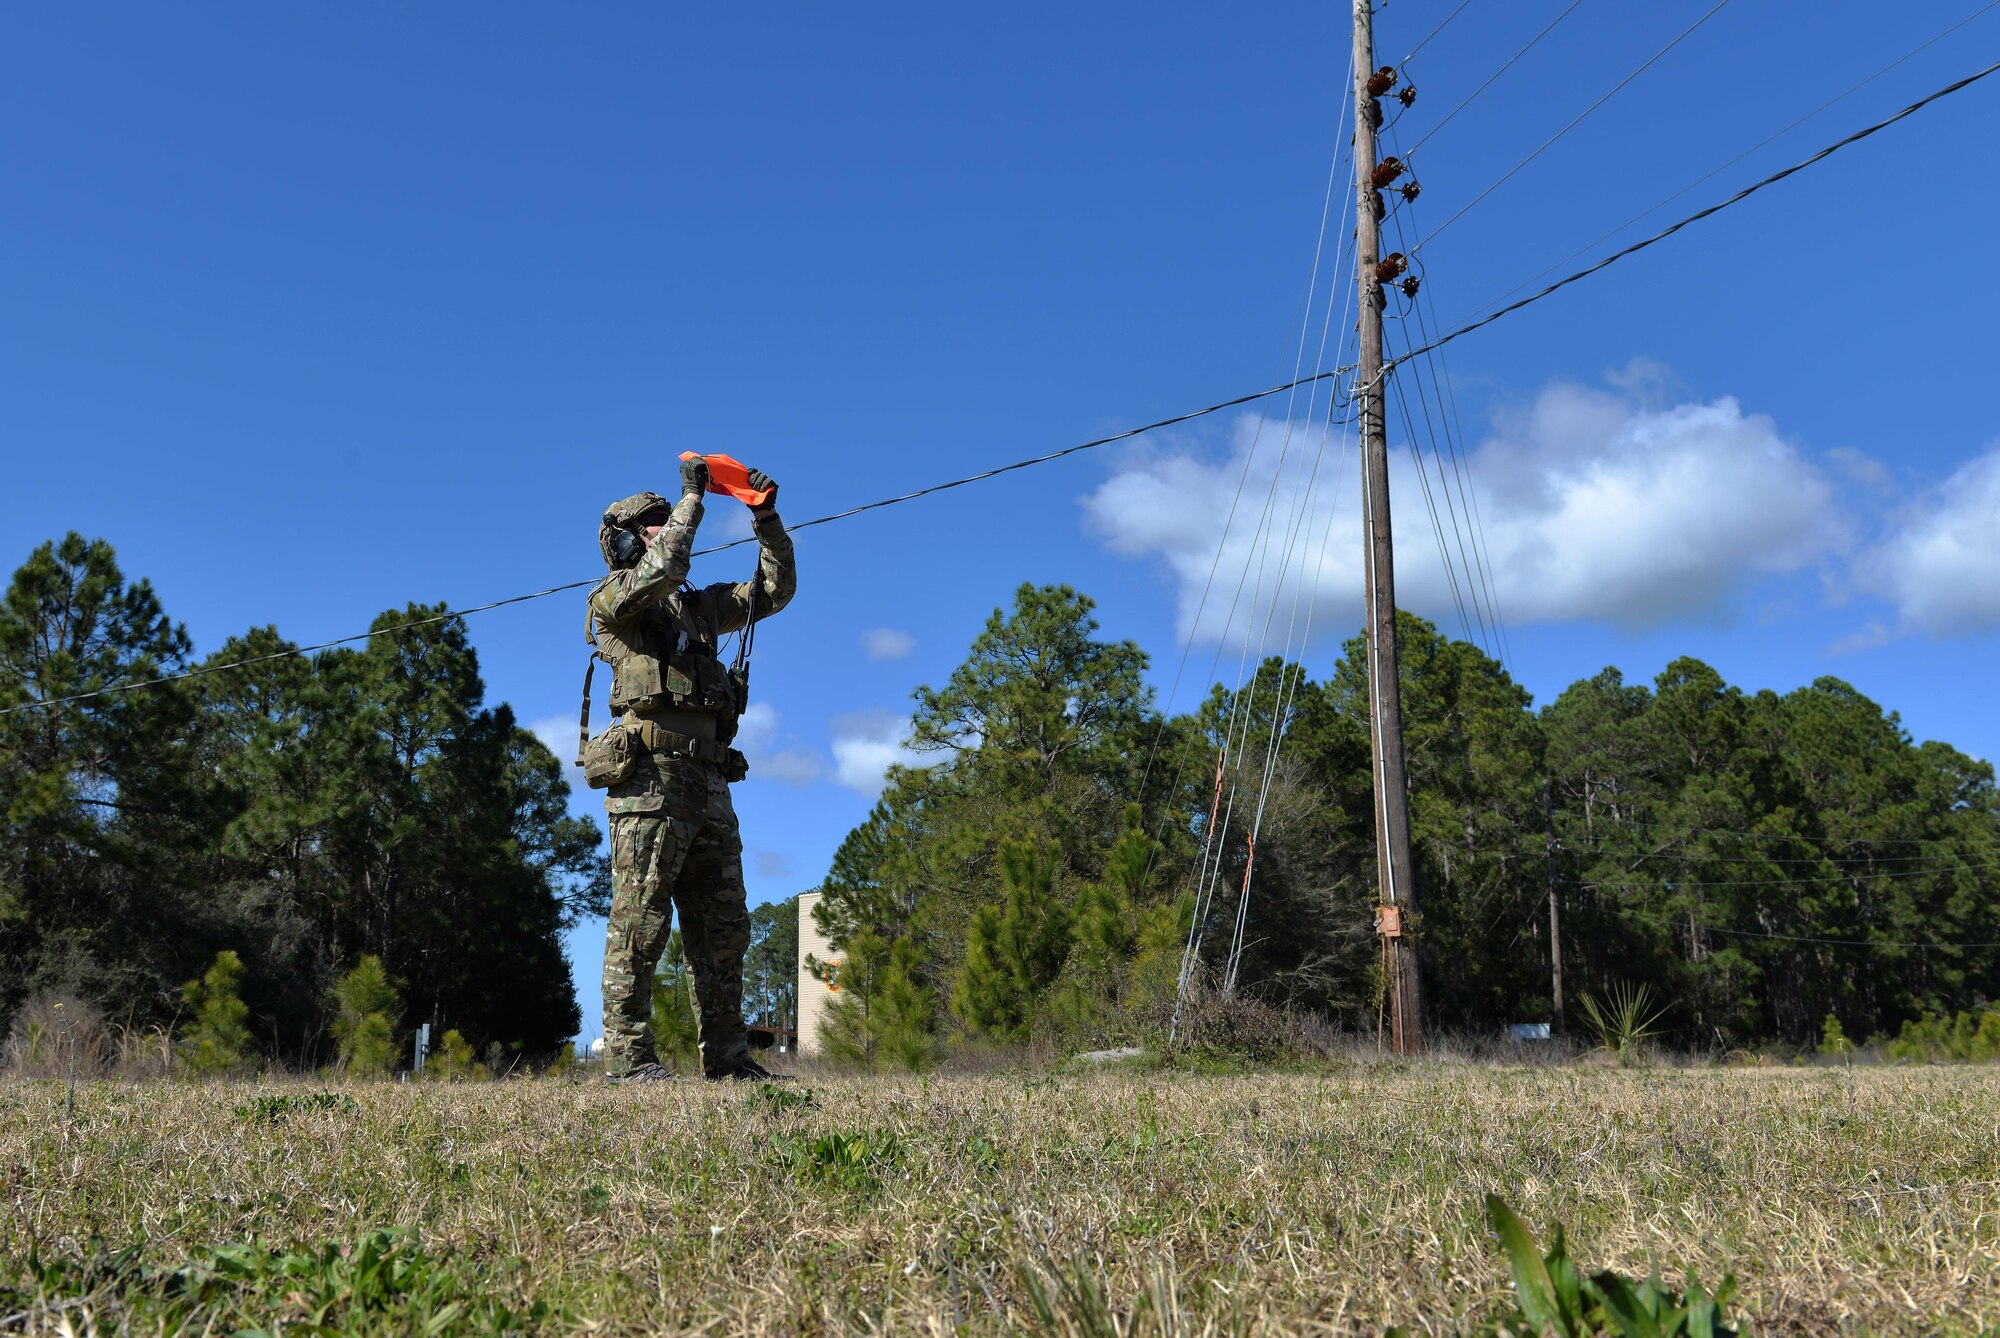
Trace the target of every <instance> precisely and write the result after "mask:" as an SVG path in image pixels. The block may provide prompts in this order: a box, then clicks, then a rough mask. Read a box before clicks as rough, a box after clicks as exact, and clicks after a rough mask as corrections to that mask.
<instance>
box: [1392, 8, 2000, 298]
mask: <svg viewBox="0 0 2000 1338" xmlns="http://www.w3.org/2000/svg"><path fill="white" fill-rule="evenodd" d="M1996 7H2000V0H1987V2H1986V3H1985V4H1983V5H1981V6H1980V7H1979V8H1978V9H1975V10H1973V11H1972V12H1971V13H1970V14H1967V15H1966V16H1965V17H1964V18H1962V19H1960V20H1959V21H1958V22H1957V23H1954V24H1952V25H1951V26H1950V27H1949V28H1946V29H1945V30H1944V31H1943V32H1940V33H1938V34H1937V35H1936V36H1935V37H1932V38H1931V39H1930V40H1929V41H1926V42H1923V43H1922V44H1920V45H1918V46H1914V47H1911V48H1910V49H1909V50H1908V51H1905V52H1904V53H1903V54H1902V55H1900V56H1898V57H1896V59H1894V60H1892V61H1890V62H1889V63H1888V64H1887V65H1884V66H1883V67H1882V68H1881V69H1879V70H1877V71H1875V73H1873V74H1871V75H1869V76H1868V77H1867V78H1866V79H1863V80H1861V82H1859V83H1857V84H1854V85H1851V86H1850V87H1849V88H1848V89H1847V90H1846V91H1845V92H1842V93H1836V94H1834V95H1833V96H1832V97H1830V98H1828V99H1827V100H1826V101H1825V102H1822V103H1820V104H1819V106H1817V107H1814V108H1813V109H1812V110H1811V111H1809V112H1807V113H1806V114H1805V115H1803V116H1800V117H1798V118H1797V119H1795V120H1793V121H1790V122H1788V123H1787V124H1786V125H1784V126H1782V127H1780V128H1779V129H1777V130H1774V131H1772V132H1771V133H1770V134H1768V135H1766V136H1764V138H1762V139H1760V140H1758V141H1757V142H1756V143H1755V144H1752V145H1751V146H1750V147H1749V148H1747V149H1745V150H1743V152H1741V153H1739V154H1737V155H1736V156H1735V157H1734V158H1731V159H1730V160H1729V161H1727V162H1725V163H1722V164H1720V165H1718V166H1716V167H1712V168H1710V169H1709V170H1708V171H1706V172H1704V173H1702V174H1701V175H1700V176H1698V177H1696V178H1695V179H1694V180H1693V181H1690V182H1688V184H1687V185H1685V186H1682V187H1681V188H1680V189H1679V190H1677V191H1675V192H1674V193H1673V194H1672V195H1669V196H1666V197H1665V198H1663V199H1660V200H1657V201H1655V202H1654V203H1653V204H1651V205H1649V206H1647V207H1646V208H1644V209H1642V210H1640V211H1639V212H1638V213H1636V214H1634V215H1632V217H1630V218H1628V219H1626V220H1625V221H1624V222H1623V223H1620V224H1619V225H1618V226H1617V227H1615V228H1612V229H1611V230H1610V231H1608V232H1606V233H1605V234H1604V235H1602V236H1601V237H1598V238H1596V239H1595V240H1594V241H1589V242H1585V243H1584V244H1583V245H1582V246H1579V247H1577V248H1576V249H1575V250H1574V251H1571V252H1570V253H1569V254H1568V255H1566V256H1564V257H1563V258H1562V259H1560V260H1558V261H1556V262H1555V263H1553V264H1551V265H1548V266H1545V267H1544V268H1542V269H1539V270H1537V271H1535V272H1534V273H1533V274H1530V275H1529V276H1528V277H1527V278H1525V279H1523V280H1521V282H1519V283H1517V284H1515V285H1514V286H1513V287H1512V288H1509V289H1508V290H1507V291H1506V292H1504V293H1501V294H1500V295H1499V296H1497V297H1494V298H1491V299H1489V300H1487V301H1485V302H1482V303H1480V304H1479V305H1480V306H1481V307H1488V306H1492V305H1493V303H1495V302H1504V301H1506V300H1507V299H1508V298H1510V297H1512V296H1513V295H1514V294H1516V293H1518V292H1520V291H1521V290H1522V289H1523V288H1526V287H1527V286H1528V285H1529V284H1531V283H1533V282H1534V281H1535V280H1537V279H1539V278H1541V277H1542V276H1543V275H1545V274H1549V273H1551V272H1553V271H1555V270H1557V269H1560V268H1561V267H1562V266H1564V265H1567V264H1568V263H1569V262H1570V261H1572V260H1574V259H1576V258H1577V257H1578V256H1580V255H1582V254H1584V253H1585V252H1586V251H1591V250H1595V249H1596V248H1597V247H1598V246H1600V245H1602V244H1603V243H1605V242H1607V241H1610V240H1611V239H1612V238H1613V237H1616V236H1617V235H1618V234H1619V233H1621V232H1623V231H1625V229H1627V228H1629V227H1631V226H1632V225H1633V224H1634V223H1637V222H1638V221H1639V220H1641V219H1643V218H1646V217H1649V216H1650V215H1652V214H1655V213H1658V212H1659V211H1660V210H1661V209H1664V208H1666V207H1667V206H1668V205H1670V204H1672V203H1673V202H1674V201H1675V200H1678V199H1680V198H1681V196H1683V195H1686V194H1687V193H1688V192H1689V191H1691V190H1693V189H1694V188H1695V187H1696V186H1699V185H1701V184H1702V183H1703V182H1705V181H1709V180H1712V179H1713V178H1715V177H1717V176H1720V175H1721V174H1722V173H1724V172H1726V171H1728V170H1729V169H1730V168H1732V167H1734V166H1736V164H1738V163H1740V162H1742V161H1743V160H1744V159H1745V158H1748V157H1749V156H1750V155H1751V154H1753V153H1755V152H1757V150H1759V149H1761V148H1763V147H1764V146H1765V145H1767V144H1769V143H1771V142H1772V141H1773V140H1777V139H1781V138H1783V137H1784V136H1786V135H1788V134H1790V133H1791V132H1792V131H1794V130H1796V129H1798V128H1799V127H1800V126H1802V125H1804V124H1805V123H1806V122H1807V121H1810V120H1812V119H1813V118H1814V117H1815V116H1818V115H1819V114H1820V113H1821V112H1823V111H1825V110H1826V109H1827V108H1829V107H1832V106H1833V105H1835V104H1836V103H1839V102H1844V101H1846V100H1847V99H1848V98H1850V97H1853V96H1854V95H1855V94H1856V93H1859V92H1860V91H1861V90H1862V89H1864V88H1866V87H1868V85H1870V84H1872V83H1874V82H1875V81H1876V80H1877V79H1880V78H1881V77H1882V76H1883V75H1885V74H1887V73H1888V72H1889V71H1891V70H1893V69H1895V68H1896V67H1897V66H1899V65H1903V64H1905V63H1907V62H1908V61H1910V60H1911V59H1912V58H1914V57H1916V56H1918V55H1921V54H1922V53H1923V52H1925V51H1928V50H1929V49H1930V48H1931V47H1934V46H1936V45H1937V44H1938V43H1939V42H1942V41H1943V40H1944V39H1945V38H1947V37H1949V36H1951V35H1952V34H1953V33H1955V32H1957V31H1958V30H1959V29H1960V28H1963V27H1964V26H1965V25H1966V24H1968V23H1970V22H1972V21H1973V20H1974V19H1976V18H1978V17H1980V16H1981V15H1982V14H1985V13H1986V12H1987V11H1988V10H1991V9H1994V8H1996ZM1425 138H1429V136H1425ZM1405 156H1406V157H1407V156H1408V155H1405ZM1475 310H1477V308H1475Z"/></svg>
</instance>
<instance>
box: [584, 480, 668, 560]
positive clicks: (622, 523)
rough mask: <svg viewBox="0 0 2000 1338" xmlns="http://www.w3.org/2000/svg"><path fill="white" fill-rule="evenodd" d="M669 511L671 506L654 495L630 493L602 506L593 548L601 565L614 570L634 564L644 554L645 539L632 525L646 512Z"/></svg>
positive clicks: (649, 493) (663, 499)
mask: <svg viewBox="0 0 2000 1338" xmlns="http://www.w3.org/2000/svg"><path fill="white" fill-rule="evenodd" d="M672 510H673V503H672V502H669V501H668V500H667V499H666V498H664V497H662V496H660V495H659V494H658V493H656V492H641V493H634V494H633V495H632V496H630V497H625V498H621V499H620V500H618V501H616V502H613V503H612V504H611V505H610V506H607V507H605V508H604V518H603V520H602V521H600V522H599V523H598V527H597V547H598V549H599V551H601V552H602V553H603V554H604V561H605V564H606V565H607V566H609V567H610V568H611V569H612V570H614V571H616V570H618V569H620V568H623V567H629V566H632V565H633V564H634V563H636V562H638V560H639V559H640V557H642V556H643V555H644V554H645V552H646V539H645V536H644V535H642V534H640V533H638V532H637V531H636V530H635V529H633V526H634V525H635V524H636V523H637V522H638V521H639V519H640V517H642V516H644V515H646V514H647V513H649V512H653V511H659V512H671V511H672Z"/></svg>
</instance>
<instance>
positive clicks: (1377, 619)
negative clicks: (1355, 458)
mask: <svg viewBox="0 0 2000 1338" xmlns="http://www.w3.org/2000/svg"><path fill="white" fill-rule="evenodd" d="M1370 4H1371V0H1354V78H1355V84H1354V172H1355V192H1354V195H1355V203H1356V206H1357V209H1356V222H1355V252H1356V257H1357V261H1358V264H1359V291H1360V294H1361V341H1360V342H1361V352H1360V362H1359V363H1358V364H1357V365H1356V369H1355V387H1356V389H1355V398H1356V400H1357V401H1358V404H1359V407H1360V417H1361V481H1362V495H1363V498H1364V504H1365V506H1366V508H1367V533H1366V535H1365V537H1364V541H1363V545H1362V547H1363V550H1364V552H1365V556H1366V565H1367V574H1368V612H1367V619H1368V695H1369V733H1370V735H1371V736H1372V740H1373V748H1372V750H1371V752H1372V756H1373V761H1374V769H1375V848H1376V856H1377V858H1376V865H1377V877H1378V879H1379V881H1380V890H1381V896H1382V902H1381V905H1382V909H1381V910H1380V911H1378V912H1377V917H1376V918H1377V924H1378V927H1379V929H1380V930H1381V932H1382V934H1383V936H1384V938H1385V939H1386V940H1387V942H1386V944H1385V945H1384V946H1385V949H1386V950H1385V952H1384V954H1383V955H1384V959H1385V960H1386V961H1387V963H1388V970H1389V979H1388V993H1389V1016H1390V1034H1391V1037H1392V1043H1393V1045H1394V1047H1395V1051H1396V1053H1397V1054H1399V1055H1414V1054H1418V1053H1420V1052H1421V1051H1422V1050H1423V1044H1424V1040H1423V1027H1422V1022H1421V999H1420V996H1419V992H1418V981H1417V943H1416V935H1417V930H1418V928H1419V921H1418V918H1417V881H1416V876H1415V870H1414V868H1413V867H1412V864H1411V861H1410V791H1409V781H1408V775H1407V772H1406V770H1405V767H1404V761H1403V693H1402V683H1401V680H1400V679H1399V677H1398V675H1397V669H1396V555H1395V549H1394V545H1393V543H1392V541H1391V530H1390V526H1389V441H1388V435H1387V431H1386V428H1385V425H1384V423H1383V420H1382V410H1383V404H1384V396H1383V393H1382V390H1383V387H1382V300H1383V299H1382V276H1381V275H1380V273H1379V272H1378V270H1377V265H1378V264H1379V262H1380V256H1379V252H1380V250H1381V233H1380V225H1381V219H1380V218H1379V217H1378V216H1377V214H1376V210H1377V209H1378V208H1379V207H1380V200H1381V196H1380V195H1379V194H1378V192H1377V188H1376V184H1375V167H1376V163H1375V129H1376V126H1377V124H1378V121H1379V119H1380V117H1381V107H1380V104H1379V103H1378V102H1377V101H1376V96H1377V95H1376V93H1375V92H1374V91H1371V89H1370V87H1369V81H1370V79H1371V78H1373V77H1374V72H1375V29H1374V17H1375V16H1374V14H1373V12H1372V11H1371V9H1370ZM1382 91H1387V90H1386V89H1383V90H1382ZM1392 277H1393V276H1392Z"/></svg>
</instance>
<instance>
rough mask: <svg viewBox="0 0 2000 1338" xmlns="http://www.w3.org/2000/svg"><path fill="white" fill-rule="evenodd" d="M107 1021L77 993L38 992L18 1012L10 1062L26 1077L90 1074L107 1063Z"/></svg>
mask: <svg viewBox="0 0 2000 1338" xmlns="http://www.w3.org/2000/svg"><path fill="white" fill-rule="evenodd" d="M107 1039H108V1038H107V1037H106V1035H105V1031H104V1019H103V1017H102V1016H101V1015H100V1014H99V1013H98V1011H97V1009H95V1008H93V1007H92V1006H91V1005H89V1004H87V1003H85V1002H84V1001H83V1000H81V999H79V998H77V997H76V996H75V995H74V994H69V993H67V992H57V993H50V994H37V995H35V996H33V997H32V998H30V999H29V1000H28V1001H27V1002H26V1003H24V1004H22V1005H21V1008H20V1011H19V1012H17V1013H15V1014H14V1026H13V1029H12V1031H11V1032H10V1033H9V1035H8V1037H7V1066H8V1067H9V1068H11V1069H13V1070H14V1072H15V1073H17V1074H19V1075H21V1076H22V1077H24V1078H68V1077H87V1076H89V1075H91V1074H94V1073H96V1072H97V1071H98V1070H99V1069H100V1068H102V1067H103V1066H104V1061H105V1056H106V1054H107Z"/></svg>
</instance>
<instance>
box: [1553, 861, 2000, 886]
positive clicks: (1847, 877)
mask: <svg viewBox="0 0 2000 1338" xmlns="http://www.w3.org/2000/svg"><path fill="white" fill-rule="evenodd" d="M1986 869H2000V860H1982V861H1980V862H1979V863H1977V864H1968V863H1964V862H1960V861H1953V862H1952V863H1950V864H1938V865H1933V866H1930V867H1928V868H1922V869H1890V870H1885V871H1884V872H1881V873H1871V874H1868V875H1866V876H1867V877H1868V878H1870V879H1879V878H1923V877H1927V876H1928V875H1931V874H1939V873H1973V872H1977V871H1981V870H1986ZM1852 881H1854V875H1852V874H1844V873H1842V874H1829V875H1828V876H1826V877H1823V878H1733V879H1732V878H1723V879H1716V880H1712V881H1710V880H1700V879H1696V880H1687V881H1684V880H1682V879H1678V878H1662V879H1659V880H1658V881H1656V882H1651V883H1579V884H1577V886H1579V887H1588V888H1592V889H1594V890H1597V891H1607V892H1615V891H1621V890H1623V891H1636V892H1652V891H1659V890H1661V889H1663V888H1664V889H1668V890H1673V889H1678V888H1683V887H1825V886H1827V885H1828V884H1830V883H1849V882H1852Z"/></svg>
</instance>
